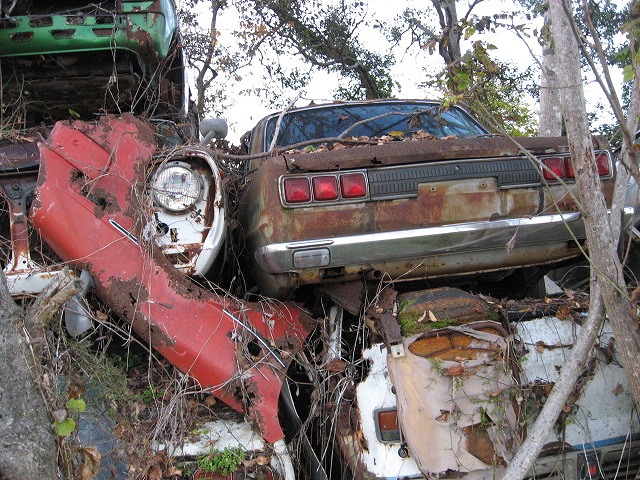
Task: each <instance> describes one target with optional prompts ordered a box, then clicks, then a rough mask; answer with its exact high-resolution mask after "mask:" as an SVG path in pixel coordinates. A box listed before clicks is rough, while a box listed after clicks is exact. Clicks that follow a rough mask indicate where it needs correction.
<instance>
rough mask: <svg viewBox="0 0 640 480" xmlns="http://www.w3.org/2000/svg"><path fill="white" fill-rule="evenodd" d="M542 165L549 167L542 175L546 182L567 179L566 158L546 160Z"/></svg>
mask: <svg viewBox="0 0 640 480" xmlns="http://www.w3.org/2000/svg"><path fill="white" fill-rule="evenodd" d="M542 163H543V165H544V166H546V167H547V168H543V169H542V175H543V176H544V179H545V180H557V179H558V178H560V179H562V178H565V177H566V171H565V166H564V158H561V157H552V158H545V159H543V160H542ZM554 174H555V175H554Z"/></svg>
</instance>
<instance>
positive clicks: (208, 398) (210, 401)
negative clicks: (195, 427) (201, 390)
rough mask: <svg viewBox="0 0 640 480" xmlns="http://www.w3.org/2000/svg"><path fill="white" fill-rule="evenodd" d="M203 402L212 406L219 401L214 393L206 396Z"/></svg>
mask: <svg viewBox="0 0 640 480" xmlns="http://www.w3.org/2000/svg"><path fill="white" fill-rule="evenodd" d="M203 403H204V404H205V405H206V406H207V407H212V406H213V405H215V404H216V403H217V400H216V397H214V396H213V395H207V396H206V397H205V398H204V401H203Z"/></svg>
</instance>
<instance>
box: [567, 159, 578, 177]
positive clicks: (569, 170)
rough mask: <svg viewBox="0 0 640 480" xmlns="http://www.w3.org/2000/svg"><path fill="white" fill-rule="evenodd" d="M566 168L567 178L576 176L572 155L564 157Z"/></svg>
mask: <svg viewBox="0 0 640 480" xmlns="http://www.w3.org/2000/svg"><path fill="white" fill-rule="evenodd" d="M564 169H565V171H566V172H567V178H576V172H575V171H574V170H573V161H572V160H571V157H567V158H565V159H564Z"/></svg>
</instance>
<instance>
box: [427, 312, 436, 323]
mask: <svg viewBox="0 0 640 480" xmlns="http://www.w3.org/2000/svg"><path fill="white" fill-rule="evenodd" d="M429 320H431V321H432V322H437V321H438V319H437V318H436V315H435V313H433V312H432V311H431V310H429Z"/></svg>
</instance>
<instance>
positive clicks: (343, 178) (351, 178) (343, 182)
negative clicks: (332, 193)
mask: <svg viewBox="0 0 640 480" xmlns="http://www.w3.org/2000/svg"><path fill="white" fill-rule="evenodd" d="M340 190H341V191H342V198H361V197H365V196H366V195H367V182H366V180H365V178H364V173H346V174H344V175H340Z"/></svg>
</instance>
